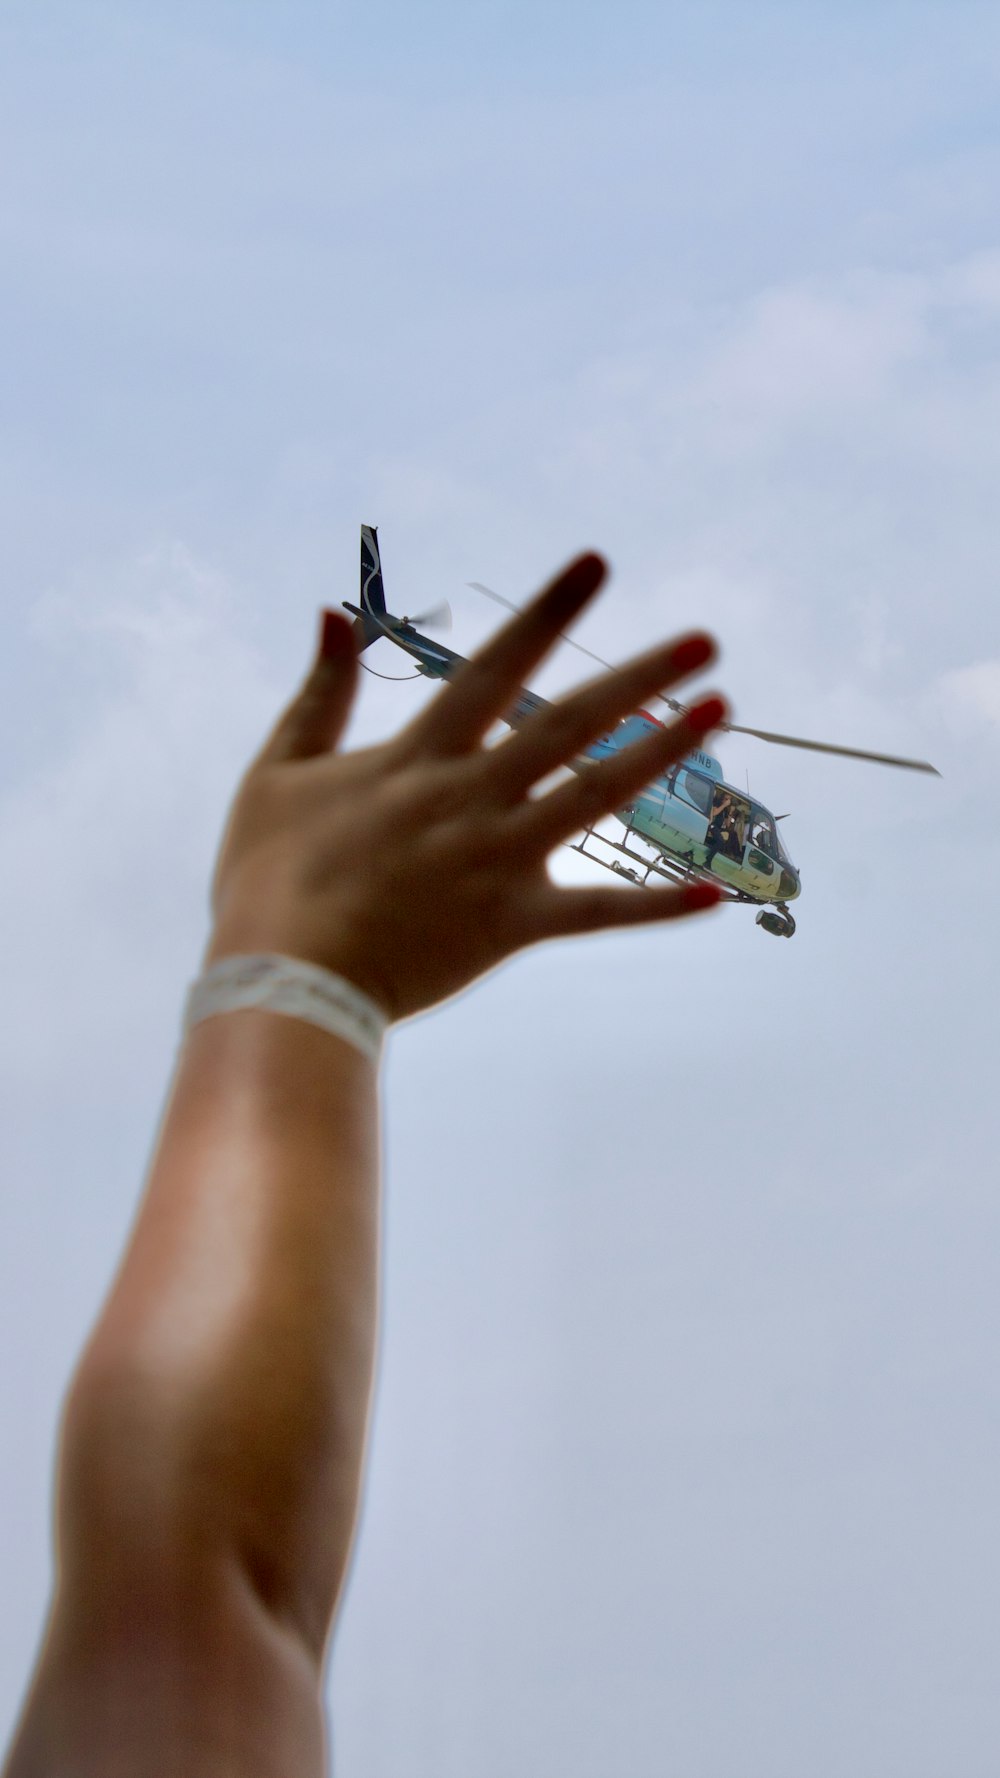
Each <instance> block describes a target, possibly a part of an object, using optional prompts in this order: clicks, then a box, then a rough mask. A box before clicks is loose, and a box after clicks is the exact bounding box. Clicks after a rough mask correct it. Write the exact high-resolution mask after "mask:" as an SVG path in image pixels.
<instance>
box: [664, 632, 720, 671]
mask: <svg viewBox="0 0 1000 1778" xmlns="http://www.w3.org/2000/svg"><path fill="white" fill-rule="evenodd" d="M714 659H715V643H714V642H713V640H712V638H711V636H686V637H685V638H684V641H683V642H679V643H678V644H677V647H676V648H675V649H674V657H673V665H674V668H675V670H676V671H677V672H678V673H693V671H694V669H695V667H704V666H706V665H707V663H708V662H709V661H711V660H714Z"/></svg>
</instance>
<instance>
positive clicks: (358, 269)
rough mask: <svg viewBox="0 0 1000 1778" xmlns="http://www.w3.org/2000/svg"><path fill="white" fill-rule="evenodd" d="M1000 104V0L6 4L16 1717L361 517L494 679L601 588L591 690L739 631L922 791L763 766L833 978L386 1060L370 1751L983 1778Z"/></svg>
mask: <svg viewBox="0 0 1000 1778" xmlns="http://www.w3.org/2000/svg"><path fill="white" fill-rule="evenodd" d="M998 99H1000V17H998V15H997V12H996V9H995V8H993V7H991V6H988V5H980V4H976V3H972V0H950V4H948V5H947V6H946V5H944V4H943V3H941V0H926V3H921V0H905V3H904V0H900V3H898V4H891V3H889V0H869V3H868V4H866V5H865V6H863V7H862V6H861V5H856V4H853V3H851V0H848V3H839V4H837V5H833V4H832V3H831V0H794V3H793V0H780V3H775V0H772V3H770V4H767V3H765V4H762V5H755V6H753V7H749V6H746V5H744V4H741V3H740V0H708V3H706V4H698V5H683V4H678V5H664V4H662V0H661V3H659V4H656V5H652V4H651V5H646V4H643V3H641V0H620V3H619V4H618V6H616V7H615V8H614V9H612V8H610V7H606V6H597V5H593V4H591V5H586V4H582V3H580V0H578V3H577V4H574V5H573V6H572V7H571V6H570V5H569V4H568V0H535V3H534V4H532V5H530V6H529V5H527V4H524V3H522V0H510V3H508V4H500V3H498V0H497V3H492V4H488V3H482V4H477V6H476V7H474V8H473V7H468V6H459V5H457V4H453V3H447V4H446V3H443V0H429V3H428V4H427V5H426V6H424V7H421V8H419V9H414V8H413V7H407V6H403V5H401V4H393V3H392V0H373V3H371V4H368V5H366V6H364V7H362V6H360V5H355V4H350V5H347V4H344V5H334V4H328V5H321V4H319V3H318V0H313V3H306V0H288V3H287V4H285V5H283V6H282V7H280V8H278V7H272V6H263V5H260V4H257V3H254V0H241V4H239V5H236V4H223V3H222V0H200V4H199V5H197V6H195V5H193V4H190V3H189V0H178V3H177V4H174V5H172V6H171V7H170V8H169V9H167V8H162V7H158V6H153V5H151V4H148V3H147V4H143V3H141V0H136V3H133V4H115V3H111V0H91V4H89V5H88V6H87V7H86V8H79V7H73V6H70V5H68V4H65V3H59V0H32V3H31V4H30V5H29V4H26V3H24V0H8V4H7V5H6V6H5V7H4V8H3V11H2V13H0V185H2V188H3V189H2V200H3V201H2V203H0V331H2V338H3V340H4V345H5V351H4V398H3V401H2V403H0V535H2V538H3V548H4V553H5V558H6V560H5V572H4V576H3V587H4V590H3V594H2V615H3V634H4V642H3V650H2V653H0V693H2V697H0V720H2V721H3V724H4V729H5V744H4V746H3V748H2V749H0V855H2V857H3V860H4V870H3V873H2V877H0V918H2V923H3V930H4V931H5V933H6V934H7V944H6V947H5V957H4V975H5V994H4V1002H3V1010H2V1014H0V1053H2V1066H0V1083H2V1085H0V1093H2V1097H3V1119H2V1140H3V1151H4V1167H3V1177H4V1190H3V1194H2V1199H0V1349H2V1350H3V1351H4V1353H5V1354H6V1355H7V1358H6V1362H5V1364H4V1366H3V1368H2V1373H0V1450H2V1451H3V1452H4V1460H3V1463H2V1465H0V1572H2V1574H3V1577H4V1579H3V1587H2V1590H0V1592H2V1598H0V1722H2V1723H4V1724H6V1723H7V1722H8V1721H10V1720H12V1719H13V1716H14V1714H15V1711H16V1709H17V1705H18V1701H19V1698H20V1696H21V1693H22V1691H23V1687H24V1685H25V1682H26V1679H27V1675H28V1672H29V1670H30V1666H31V1662H32V1659H33V1655H34V1650H35V1647H36V1644H37V1638H38V1634H39V1629H40V1625H41V1622H42V1617H43V1613H44V1609H45V1602H46V1597H47V1592H48V1587H49V1581H50V1563H51V1557H50V1531H49V1524H50V1499H51V1477H52V1460H53V1435H54V1429H55V1425H56V1419H57V1415H58V1412H59V1404H60V1401H61V1398H62V1392H63V1389H64V1386H65V1382H66V1379H67V1376H68V1374H69V1371H70V1369H71V1366H72V1364H73V1360H74V1356H75V1354H76V1352H77V1351H78V1349H79V1345H80V1342H81V1340H82V1338H83V1337H84V1334H85V1332H86V1330H87V1328H88V1327H89V1325H90V1323H91V1321H92V1318H93V1316H94V1314H95V1313H96V1310H97V1306H98V1304H99V1301H100V1298H101V1294H102V1292H103V1290H104V1288H105V1287H106V1284H107V1281H108V1279H109V1276H110V1273H111V1271H112V1269H113V1267H114V1265H115V1263H116V1260H117V1257H118V1254H119V1252H120V1250H121V1245H122V1241H123V1238H124V1235H125V1232H126V1230H127V1228H128V1225H129V1221H130V1218H131V1216H132V1213H133V1210H134V1206H135V1203H136V1198H137V1193H138V1190H139V1186H140V1183H141V1179H142V1174H143V1170H144V1167H145V1164H146V1159H147V1156H148V1152H149V1148H150V1144H151V1140H152V1136H153V1132H154V1129H155V1124H156V1120H157V1117H158V1114H159V1109H160V1106H161V1104H162V1101H163V1096H164V1092H165V1088H166V1083H167V1080H168V1077H169V1072H170V1068H171V1065H172V1061H173V1057H174V1054H175V1051H176V1045H177V1033H178V1026H179V1018H180V1012H181V1006H182V1002H183V997H184V993H185V991H186V987H187V984H188V982H189V981H190V980H191V978H192V976H193V975H194V974H195V973H196V972H197V968H198V961H199V956H200V952H201V948H202V946H203V944H204V940H205V936H206V930H207V925H206V922H207V883H208V877H209V872H210V869H211V862H212V857H213V852H214V847H215V844H216V841H217V837H218V833H219V830H220V827H221V823H222V820H223V818H224V814H225V810H226V806H227V803H228V800H229V797H230V795H231V793H232V790H233V787H234V785H235V783H236V781H237V778H238V776H239V773H240V771H241V770H242V768H243V766H244V764H245V763H246V760H247V758H248V757H249V755H250V753H251V751H252V749H253V748H254V747H255V746H256V744H257V742H258V740H259V739H260V737H261V736H262V735H263V733H264V732H265V731H266V729H267V727H268V726H269V724H270V722H271V720H272V718H273V716H274V713H275V712H276V710H277V709H278V708H279V707H280V706H281V704H282V703H283V702H284V700H285V699H286V698H287V697H288V695H289V694H290V693H291V691H292V689H293V688H294V686H295V685H296V683H297V681H298V679H299V677H300V675H301V673H302V672H303V670H304V668H305V665H306V662H307V660H308V657H309V654H310V651H311V648H312V644H313V638H314V634H315V624H316V614H317V611H318V609H319V608H320V606H321V605H323V604H329V603H333V604H335V603H336V602H337V601H339V600H340V599H343V598H346V599H351V598H354V597H356V592H357V576H358V531H359V526H360V524H361V523H369V524H372V523H374V524H377V525H378V526H379V535H380V541H381V545H382V558H383V567H384V571H385V583H386V589H387V593H388V597H389V603H390V606H391V607H392V608H393V609H394V610H396V611H400V612H401V611H410V612H412V611H417V610H421V609H423V608H425V607H426V606H427V605H430V604H432V603H434V602H436V601H437V600H438V599H440V598H442V597H446V598H448V599H449V600H450V601H451V603H452V606H453V610H454V630H453V633H452V635H451V637H450V638H449V640H450V644H451V646H453V647H455V648H457V649H458V650H459V651H461V652H465V651H467V650H468V649H470V648H473V647H474V646H475V645H476V644H477V643H478V642H479V641H481V640H482V639H483V638H484V637H485V636H486V635H487V634H488V633H489V631H490V630H491V628H492V627H493V626H494V624H495V620H496V618H497V616H498V614H497V612H496V611H495V608H493V607H490V606H488V605H484V604H481V603H479V602H477V601H476V598H475V595H474V594H473V593H471V592H469V591H468V590H467V584H466V583H467V582H469V581H472V580H479V581H483V582H486V583H487V584H489V585H491V586H493V587H494V588H495V589H496V590H497V591H498V592H500V593H502V594H503V595H504V596H506V597H507V598H511V599H514V600H517V599H521V598H523V597H525V596H526V594H527V593H529V592H530V591H531V590H532V588H534V587H535V586H537V585H538V584H540V583H541V582H542V581H543V580H544V579H545V578H547V577H548V575H549V574H550V573H551V572H552V571H553V570H554V569H555V568H557V567H558V566H559V565H560V564H561V563H562V562H564V561H565V560H566V559H567V558H568V557H569V556H570V555H572V554H574V553H575V552H576V551H577V550H579V549H581V548H585V547H597V548H600V549H601V550H603V551H604V552H605V553H606V554H607V556H608V558H609V560H610V562H611V564H612V568H613V579H612V581H611V583H610V586H609V588H608V590H607V591H606V592H605V594H604V595H603V597H602V599H601V600H600V601H599V602H598V603H597V605H596V606H595V608H594V609H593V610H592V611H591V612H590V613H589V614H588V615H587V616H586V618H585V619H584V620H583V622H582V623H581V625H580V628H579V636H580V639H581V641H583V642H584V643H585V644H586V645H587V646H588V647H590V648H592V649H594V650H596V651H597V652H598V653H600V654H602V655H604V656H606V657H607V658H609V659H621V658H623V657H624V656H625V655H627V654H628V653H629V652H631V651H635V650H638V649H640V648H642V647H645V646H647V645H649V644H650V643H651V642H652V641H654V640H656V639H657V638H659V637H660V636H664V635H668V634H670V633H672V632H673V631H675V630H680V629H684V628H687V627H689V626H690V625H692V624H698V625H707V626H709V627H710V628H712V629H714V630H715V631H716V633H717V634H718V636H719V639H720V642H721V645H722V650H723V657H722V662H721V665H720V667H719V669H718V670H717V674H716V682H717V683H719V684H721V685H722V686H723V687H724V689H725V690H726V691H727V693H728V694H729V696H730V697H731V699H732V702H733V705H734V712H735V718H736V720H737V721H745V722H748V723H751V724H754V725H760V726H763V727H766V728H773V729H779V730H783V731H786V732H789V731H790V732H793V733H802V734H806V735H813V736H819V737H822V738H826V739H831V740H835V741H843V742H846V743H848V744H856V745H860V746H870V747H873V748H879V749H882V750H885V751H888V752H893V753H911V754H915V755H917V756H919V757H922V758H928V759H930V760H932V761H933V762H934V763H935V764H936V765H937V766H938V767H939V768H940V770H941V773H942V777H941V779H940V781H937V780H932V779H929V778H922V777H917V776H912V777H911V776H909V775H904V774H901V773H890V772H886V771H879V770H877V769H875V768H872V767H867V766H863V765H858V764H850V763H846V762H839V761H835V760H824V759H820V758H816V757H814V756H809V755H805V754H800V753H793V752H790V751H779V750H777V749H774V748H771V747H767V746H764V745H761V744H760V743H757V742H754V741H750V740H745V741H744V740H740V739H738V738H737V737H730V738H728V739H726V740H724V741H723V742H721V743H720V749H719V750H720V756H721V758H722V761H723V764H724V767H725V769H726V773H727V776H728V777H729V778H730V780H731V781H733V782H735V783H737V784H742V783H744V782H745V781H746V780H748V781H749V783H750V785H751V788H752V790H753V792H754V794H755V796H757V797H758V798H760V799H761V800H762V801H763V802H764V803H765V804H766V805H767V806H768V807H769V808H771V809H772V810H773V811H775V812H776V813H783V812H785V811H788V812H789V818H788V820H787V821H786V822H785V823H784V824H783V828H782V832H783V836H784V837H785V840H786V844H787V846H788V848H789V850H790V852H791V854H792V856H793V858H794V859H795V861H796V864H797V865H798V866H799V867H800V869H801V872H802V882H803V893H802V898H801V901H800V902H799V903H798V905H797V907H796V917H797V919H798V931H797V933H796V935H795V937H794V939H793V940H792V942H791V943H786V942H784V941H778V940H775V939H773V938H771V937H769V936H768V935H766V934H764V933H763V932H761V931H760V930H759V929H757V928H756V927H755V925H754V923H753V918H752V914H749V913H744V912H743V911H742V910H740V909H725V910H723V911H722V912H720V913H718V914H714V915H712V916H711V917H709V918H706V919H703V920H701V921H700V922H698V923H697V924H694V923H692V924H690V925H688V926H686V927H685V928H684V929H683V930H678V929H674V930H669V929H664V930H663V931H661V932H653V931H649V930H647V931H642V932H640V931H635V932H631V933H628V934H609V935H605V936H602V937H600V938H591V939H587V940H580V941H571V942H564V943H562V944H560V945H556V946H552V947H549V948H541V949H538V950H536V951H533V952H531V953H529V954H526V955H524V956H522V957H520V958H518V959H516V960H514V961H512V962H511V963H510V964H509V965H507V966H505V967H504V968H503V969H502V970H500V971H498V972H497V973H496V974H494V975H493V976H492V977H491V978H489V979H488V980H486V981H484V982H483V983H481V984H479V985H477V986H476V987H475V988H474V989H473V990H471V991H470V992H469V993H468V994H467V995H465V996H464V997H462V998H461V999H459V1000H458V1001H456V1002H454V1003H452V1004H450V1005H448V1006H447V1007H445V1008H442V1009H440V1010H439V1011H438V1012H435V1013H432V1014H430V1015H427V1016H426V1017H424V1018H422V1019H419V1020H416V1021H414V1022H413V1023H411V1024H408V1025H407V1026H406V1027H404V1028H403V1029H401V1030H400V1031H398V1032H397V1033H395V1034H394V1035H393V1036H392V1038H391V1040H390V1044H389V1052H388V1058H387V1062H386V1067H385V1102H384V1142H385V1166H386V1218H385V1261H384V1276H383V1308H382V1343H381V1353H380V1360H379V1376H378V1386H377V1395H376V1405H375V1412H374V1419H373V1425H372V1435H371V1446H370V1466H369V1477H368V1487H367V1492H366V1499H365V1506H364V1511H363V1516H362V1521H361V1526H360V1531H359V1536H358V1541H357V1546H356V1551H355V1557H354V1562H353V1567H352V1572H351V1578H350V1583H349V1588H348V1592H347V1596H346V1600H345V1604H344V1609H343V1613H342V1618H341V1622H340V1626H339V1629H338V1633H337V1637H336V1642H335V1646H334V1652H333V1659H332V1663H331V1671H330V1682H329V1693H330V1701H331V1715H332V1743H333V1753H334V1762H335V1769H336V1771H337V1773H338V1774H339V1775H342V1778H431V1774H433V1778H460V1775H461V1778H466V1775H467V1774H468V1773H470V1772H474V1773H475V1774H476V1778H511V1774H513V1773H515V1772H517V1773H521V1772H524V1773H530V1774H532V1775H533V1778H570V1774H572V1778H619V1775H620V1778H654V1775H655V1778H664V1775H668V1778H669V1775H673V1774H676V1778H734V1774H738V1775H739V1778H801V1773H802V1772H803V1771H809V1772H810V1773H811V1774H813V1778H847V1775H848V1774H850V1775H851V1778H856V1775H857V1774H858V1773H859V1772H865V1773H868V1772H870V1773H872V1774H877V1775H878V1778H941V1774H943V1773H947V1774H949V1778H951V1775H955V1778H958V1775H960V1778H987V1774H992V1773H993V1771H994V1770H995V1757H996V1755H995V1749H996V1746H997V1744H998V1740H1000V1702H998V1694H997V1687H996V1670H997V1662H998V1657H1000V1555H998V1549H1000V1543H998V1539H997V1537H996V1526H995V1521H996V1500H997V1498H998V1494H1000V1392H998V1385H997V1381H996V1362H995V1355H996V1350H997V1341H998V1335H1000V1289H998V1285H1000V1208H998V1204H997V1195H996V1190H995V1182H996V1165H995V1152H996V1130H997V1107H996V1085H995V1081H996V1069H995V1060H994V1058H995V1053H996V1025H997V1011H996V1009H997V987H998V983H997V962H996V955H997V947H996V938H995V930H994V918H993V915H994V905H995V895H996V890H995V885H996V882H997V876H998V871H1000V843H998V834H997V822H996V808H997V799H996V776H997V769H998V766H1000V617H998V610H1000V606H998V598H997V567H996V562H997V542H998V530H1000V519H998V512H1000V505H998V501H997V496H996V489H997V485H998V480H1000V225H998V222H997V217H998V214H1000V209H998V201H997V200H998V190H1000V124H998V121H997V119H998V117H1000V108H998ZM383 651H384V652H385V653H386V654H388V653H389V645H388V644H380V645H379V647H378V649H377V650H376V651H375V654H374V655H373V659H372V664H373V665H375V666H377V667H378V668H379V670H380V671H382V672H386V673H395V672H397V671H405V665H400V664H398V663H394V661H393V659H392V658H391V655H390V658H388V659H385V658H382V656H383ZM581 665H582V663H581V662H580V661H579V658H578V657H574V656H573V655H572V654H571V653H570V652H569V651H566V650H564V651H562V652H561V653H560V654H559V656H558V657H557V658H555V659H554V660H553V661H552V662H551V663H550V665H549V666H547V667H546V668H545V669H544V670H543V672H542V673H541V674H540V676H539V678H538V680H537V682H536V683H537V684H538V685H539V686H540V688H541V689H542V691H543V692H549V693H551V692H554V691H556V690H558V689H561V688H563V687H566V686H568V685H570V684H572V683H573V682H574V681H575V680H576V679H577V678H579V676H580V671H579V670H580V667H581ZM431 695H433V693H432V692H431V690H430V688H429V687H427V686H426V685H425V684H423V683H418V684H414V683H412V682H410V683H401V684H398V685H390V684H387V683H385V682H383V681H380V680H376V679H372V678H366V679H365V681H364V683H363V686H362V690H361V694H360V697H359V702H358V706H357V709H356V712H355V716H354V719H353V723H352V729H351V737H350V738H351V739H353V740H355V741H363V740H364V739H366V738H371V737H375V736H380V735H386V734H389V733H391V732H392V731H393V729H394V728H395V727H396V726H397V725H399V724H400V723H401V722H402V721H403V720H405V719H406V717H407V716H408V715H410V714H411V713H412V712H414V711H415V710H416V709H418V708H420V707H422V705H423V704H424V703H425V701H426V699H427V697H428V696H431ZM553 870H554V873H555V874H556V875H558V876H560V877H562V878H564V879H565V880H567V881H570V880H578V879H579V877H580V873H581V872H584V871H585V870H586V867H585V866H583V865H581V864H579V863H578V861H577V860H576V859H575V858H570V857H568V856H567V855H561V856H560V857H559V858H557V859H556V860H554V863H553ZM623 893H627V891H623Z"/></svg>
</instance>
